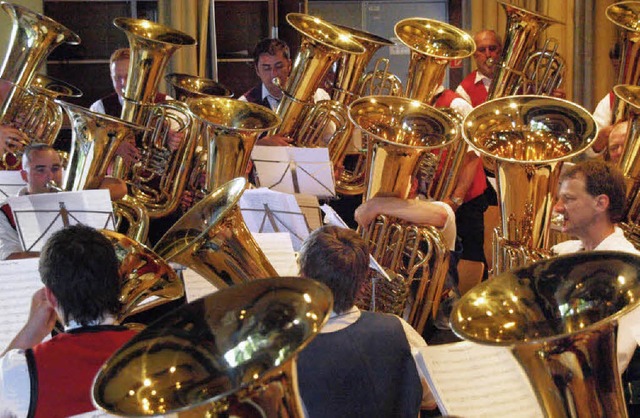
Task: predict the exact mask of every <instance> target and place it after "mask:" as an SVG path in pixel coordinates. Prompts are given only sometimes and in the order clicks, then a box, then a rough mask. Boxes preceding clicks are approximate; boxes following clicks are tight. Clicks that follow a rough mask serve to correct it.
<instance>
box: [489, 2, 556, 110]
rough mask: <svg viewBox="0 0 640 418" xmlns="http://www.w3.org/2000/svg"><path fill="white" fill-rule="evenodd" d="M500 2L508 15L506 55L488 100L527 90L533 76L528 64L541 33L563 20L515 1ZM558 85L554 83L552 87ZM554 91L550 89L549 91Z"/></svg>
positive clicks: (497, 72)
mask: <svg viewBox="0 0 640 418" xmlns="http://www.w3.org/2000/svg"><path fill="white" fill-rule="evenodd" d="M498 3H500V4H501V5H502V6H503V7H504V11H505V13H506V15H507V29H506V35H505V40H504V47H503V49H502V56H501V58H500V63H499V64H498V68H497V70H496V74H495V75H494V77H493V82H492V83H491V88H490V89H489V95H488V100H491V99H495V98H498V97H504V96H509V95H513V94H521V93H522V92H523V91H522V90H523V87H526V86H527V85H528V83H529V81H530V80H528V79H529V77H528V76H527V75H525V71H524V70H525V66H526V65H527V61H528V58H529V56H530V54H531V53H532V52H533V49H535V45H536V42H537V39H538V36H539V35H540V33H542V32H543V31H544V30H545V29H546V28H547V27H548V26H549V25H551V24H555V23H558V24H562V22H559V21H557V20H555V19H552V18H550V17H547V16H544V15H541V14H538V13H534V12H531V11H529V10H526V9H523V8H520V7H517V6H514V5H513V4H509V3H505V2H503V1H498ZM542 58H545V56H543V57H542ZM547 58H548V56H547ZM549 64H550V65H553V60H550V61H549ZM550 73H551V72H550ZM537 82H538V83H540V84H544V83H545V81H544V80H537ZM557 87H558V86H551V90H553V88H557ZM525 92H526V90H525ZM550 93H551V92H547V94H550Z"/></svg>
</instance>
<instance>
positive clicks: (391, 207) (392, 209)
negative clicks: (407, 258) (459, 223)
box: [354, 197, 449, 228]
mask: <svg viewBox="0 0 640 418" xmlns="http://www.w3.org/2000/svg"><path fill="white" fill-rule="evenodd" d="M381 214H383V215H388V216H394V217H396V218H400V219H403V220H405V221H408V222H411V223H414V224H418V225H431V226H435V227H436V228H442V227H444V226H445V225H446V223H447V219H448V218H449V214H448V213H447V211H446V209H445V208H443V207H442V206H440V205H438V204H435V203H434V202H427V201H425V200H415V199H414V200H405V199H400V198H397V197H374V198H373V199H369V200H368V201H366V202H365V203H363V204H362V205H360V206H359V207H358V209H356V212H355V215H354V217H355V219H356V222H358V224H359V225H360V226H363V227H366V226H369V224H370V223H371V222H372V221H373V220H374V219H375V218H376V217H377V216H378V215H381Z"/></svg>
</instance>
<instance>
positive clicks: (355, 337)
mask: <svg viewBox="0 0 640 418" xmlns="http://www.w3.org/2000/svg"><path fill="white" fill-rule="evenodd" d="M299 261H300V274H301V275H303V276H306V277H310V278H313V279H315V280H318V281H319V282H321V283H324V284H325V285H327V286H328V287H329V289H331V293H332V294H333V297H334V304H333V312H332V313H331V316H330V318H329V321H328V322H327V324H326V325H325V326H324V327H322V329H321V330H320V334H319V335H318V336H317V337H316V338H315V339H314V340H313V341H311V343H310V344H309V346H307V347H306V348H305V349H303V350H302V351H301V352H300V354H299V356H298V382H299V388H300V395H301V397H302V401H303V403H304V406H305V409H306V411H305V412H306V413H307V414H306V415H307V416H309V417H329V416H334V417H391V416H394V417H413V418H415V417H416V416H418V412H419V408H420V404H421V399H422V405H424V406H425V407H428V408H429V409H433V408H435V402H434V400H433V397H432V394H431V391H430V390H429V388H428V386H427V385H426V380H425V378H424V376H423V375H422V374H421V371H420V369H419V367H417V365H416V360H417V358H418V357H419V355H420V354H419V352H418V351H417V349H418V348H419V347H421V346H426V343H425V341H424V339H422V337H420V335H419V334H418V333H417V332H416V331H415V330H414V329H413V328H411V326H410V325H409V324H407V323H406V322H405V321H404V320H402V319H401V318H399V317H397V316H395V315H390V314H382V313H374V312H362V311H360V310H359V309H358V308H357V307H356V306H355V305H354V301H355V298H356V295H357V293H358V290H359V289H360V287H361V286H362V283H363V281H364V280H366V277H367V272H368V265H369V253H368V251H367V246H366V244H365V243H364V241H363V240H362V238H360V236H358V234H357V233H356V232H355V231H353V230H350V229H345V228H339V227H335V226H324V227H321V228H319V229H317V230H315V231H313V232H312V233H311V235H309V237H308V238H307V239H306V240H305V242H304V243H303V245H302V249H301V251H300V258H299ZM421 384H422V387H421ZM354 389H356V390H354Z"/></svg>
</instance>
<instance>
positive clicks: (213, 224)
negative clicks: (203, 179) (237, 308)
mask: <svg viewBox="0 0 640 418" xmlns="http://www.w3.org/2000/svg"><path fill="white" fill-rule="evenodd" d="M246 186H247V181H246V180H245V179H243V178H236V179H233V180H231V181H229V182H227V183H226V184H224V185H222V186H220V187H218V188H217V189H216V190H214V191H213V192H212V193H210V194H209V195H208V196H206V197H205V198H204V199H202V200H201V201H200V202H198V203H197V204H196V205H195V206H193V207H192V208H191V209H190V210H189V211H188V212H187V213H185V214H184V215H183V216H182V218H180V220H178V222H176V223H175V224H174V225H173V226H172V227H171V229H169V230H168V231H167V232H166V233H165V234H164V235H163V236H162V238H160V240H159V241H158V242H157V244H156V245H155V247H154V251H155V252H156V253H157V254H158V255H159V256H160V257H162V258H164V259H165V260H167V261H173V262H176V263H180V264H182V265H183V266H186V267H189V268H191V269H192V270H194V271H195V272H196V273H198V274H200V275H201V276H202V277H204V278H205V279H207V280H208V281H209V282H211V283H212V284H213V285H214V286H216V287H217V288H221V287H228V286H233V285H237V284H240V283H245V282H248V281H251V280H255V279H262V278H265V277H276V276H278V273H277V272H276V271H275V269H274V268H273V266H272V265H271V263H270V262H269V260H268V259H267V257H266V256H265V255H264V253H263V252H262V250H261V249H260V247H259V246H258V244H257V243H256V242H255V240H254V239H253V237H252V236H251V232H249V230H248V228H247V226H246V224H245V223H244V220H243V219H242V213H240V209H239V208H238V201H239V200H240V196H242V193H244V189H245V187H246Z"/></svg>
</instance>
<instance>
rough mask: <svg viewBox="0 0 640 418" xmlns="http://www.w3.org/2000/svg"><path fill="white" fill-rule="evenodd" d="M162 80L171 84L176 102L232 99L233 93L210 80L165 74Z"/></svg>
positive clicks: (192, 76) (177, 74)
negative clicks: (214, 98) (212, 98)
mask: <svg viewBox="0 0 640 418" xmlns="http://www.w3.org/2000/svg"><path fill="white" fill-rule="evenodd" d="M164 79H165V80H166V81H167V82H168V83H169V84H171V86H172V87H173V90H174V91H175V92H176V94H175V97H176V100H179V101H181V102H186V101H187V99H191V98H198V97H210V96H218V97H232V96H233V92H232V91H231V90H229V89H228V88H226V87H225V86H224V85H222V84H221V83H218V82H217V81H215V80H211V79H210V78H203V77H196V76H194V75H188V74H179V73H173V74H167V75H166V76H165V77H164Z"/></svg>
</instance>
